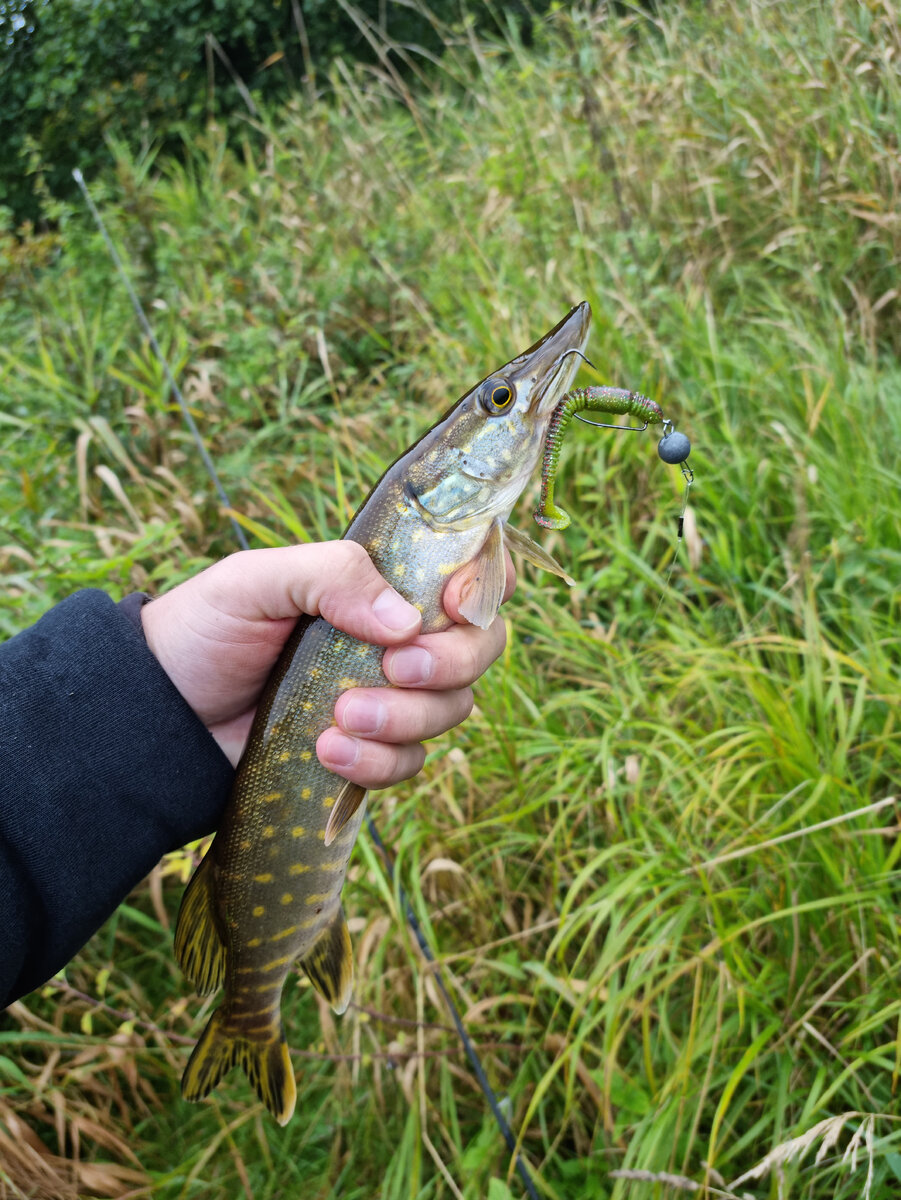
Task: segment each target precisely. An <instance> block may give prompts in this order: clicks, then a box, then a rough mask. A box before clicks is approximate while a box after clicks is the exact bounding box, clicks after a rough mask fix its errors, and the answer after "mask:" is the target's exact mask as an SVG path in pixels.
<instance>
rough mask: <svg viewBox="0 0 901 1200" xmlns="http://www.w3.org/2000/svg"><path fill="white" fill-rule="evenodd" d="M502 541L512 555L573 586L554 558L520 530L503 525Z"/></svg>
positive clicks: (572, 581)
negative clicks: (519, 556)
mask: <svg viewBox="0 0 901 1200" xmlns="http://www.w3.org/2000/svg"><path fill="white" fill-rule="evenodd" d="M504 541H505V542H506V544H507V547H508V549H510V550H512V551H513V553H514V554H519V555H521V556H522V557H523V558H524V559H525V560H526V562H530V563H531V564H532V566H533V567H540V568H541V569H542V571H551V572H552V573H553V574H554V575H559V576H560V578H561V579H564V580H565V581H566V582H567V583H568V584H569V586H570V587H574V586H575V582H576V581H575V580H574V579H573V578H572V576H571V575H568V574H567V573H566V571H564V569H563V568H562V567H561V566H560V564H559V563H558V562H557V560H556V558H554V557H553V555H551V554H548V552H547V550H545V548H544V546H539V545H538V543H537V542H535V541H533V540H532V539H531V538H530V537H529V535H528V534H527V533H523V531H522V530H521V529H516V528H515V527H514V526H513V525H505V526H504Z"/></svg>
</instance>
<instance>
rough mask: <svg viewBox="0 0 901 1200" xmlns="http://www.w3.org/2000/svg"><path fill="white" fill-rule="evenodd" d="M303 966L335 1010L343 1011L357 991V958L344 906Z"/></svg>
mask: <svg viewBox="0 0 901 1200" xmlns="http://www.w3.org/2000/svg"><path fill="white" fill-rule="evenodd" d="M300 965H301V966H302V967H303V969H304V970H305V971H306V973H307V975H308V976H309V978H310V983H312V985H313V987H314V988H315V989H316V991H317V992H318V993H319V995H320V996H322V997H324V998H325V999H326V1000H327V1001H328V1002H329V1004H330V1005H331V1006H332V1008H333V1009H334V1011H335V1012H336V1013H343V1012H344V1010H345V1009H346V1008H347V1006H348V1004H350V997H351V995H352V994H353V990H354V957H353V947H352V946H351V944H350V932H349V931H348V928H347V921H345V919H344V909H343V908H342V907H341V906H340V905H338V911H337V912H336V913H335V915H334V917H332V919H331V921H330V922H329V924H328V925H327V926H326V928H325V931H324V932H323V934H322V936H321V937H320V938H319V940H318V941H317V942H316V944H315V945H314V946H313V949H312V950H311V951H310V952H309V954H307V956H306V957H305V958H302V959H301V960H300Z"/></svg>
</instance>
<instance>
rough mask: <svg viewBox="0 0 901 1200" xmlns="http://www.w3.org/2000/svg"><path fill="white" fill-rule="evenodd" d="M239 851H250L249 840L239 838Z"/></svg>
mask: <svg viewBox="0 0 901 1200" xmlns="http://www.w3.org/2000/svg"><path fill="white" fill-rule="evenodd" d="M241 849H242V850H249V849H250V838H241Z"/></svg>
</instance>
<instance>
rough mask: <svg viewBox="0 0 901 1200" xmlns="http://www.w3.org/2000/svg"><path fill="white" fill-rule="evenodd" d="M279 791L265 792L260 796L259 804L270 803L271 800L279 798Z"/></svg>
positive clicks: (280, 796) (280, 795)
mask: <svg viewBox="0 0 901 1200" xmlns="http://www.w3.org/2000/svg"><path fill="white" fill-rule="evenodd" d="M281 798H282V794H281V792H267V793H266V795H265V796H260V803H261V804H271V803H272V802H273V800H281Z"/></svg>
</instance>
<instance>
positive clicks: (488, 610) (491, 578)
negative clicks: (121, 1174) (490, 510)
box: [459, 520, 507, 629]
mask: <svg viewBox="0 0 901 1200" xmlns="http://www.w3.org/2000/svg"><path fill="white" fill-rule="evenodd" d="M459 574H460V576H461V581H462V583H461V587H460V604H459V609H460V615H461V616H463V617H465V618H466V620H467V621H469V623H470V624H471V625H478V627H479V629H487V628H488V626H489V625H490V624H491V622H492V621H493V620H494V618H495V617H496V616H497V613H498V609H499V608H500V606H501V600H503V598H504V584H505V583H506V581H507V570H506V564H505V562H504V538H503V525H502V522H501V521H500V520H494V521H492V522H491V528H490V529H489V530H488V536H487V537H486V538H485V541H484V543H483V544H482V548H481V550H480V551H479V552H478V554H476V556H475V557H474V558H472V559H471V560H470V561H469V562H468V563H467V564H466V566H465V567H461V568H460V572H459Z"/></svg>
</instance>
